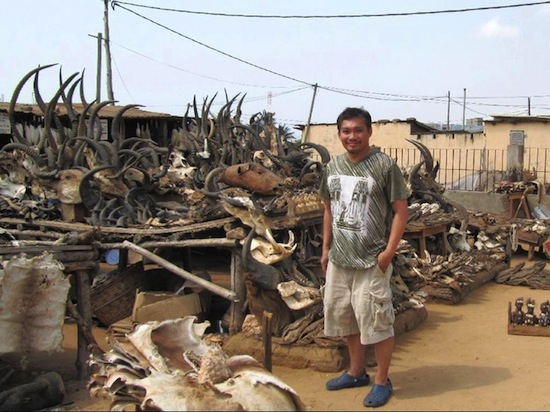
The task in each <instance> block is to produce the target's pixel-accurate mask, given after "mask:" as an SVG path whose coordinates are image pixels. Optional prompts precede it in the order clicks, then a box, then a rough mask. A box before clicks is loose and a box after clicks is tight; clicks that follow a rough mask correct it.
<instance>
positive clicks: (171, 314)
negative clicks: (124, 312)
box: [132, 291, 204, 323]
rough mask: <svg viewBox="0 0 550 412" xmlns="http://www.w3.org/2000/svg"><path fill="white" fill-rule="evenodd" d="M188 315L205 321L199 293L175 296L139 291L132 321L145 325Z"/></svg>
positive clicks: (172, 294) (168, 293) (167, 293)
mask: <svg viewBox="0 0 550 412" xmlns="http://www.w3.org/2000/svg"><path fill="white" fill-rule="evenodd" d="M188 315H194V316H197V318H198V320H199V321H203V320H204V312H203V309H202V307H201V301H200V298H199V295H198V294H197V293H190V294H187V295H175V294H174V293H173V292H147V291H143V292H141V291H137V292H136V300H135V302H134V310H133V312H132V321H133V322H137V323H145V322H150V321H155V320H156V321H163V320H167V319H178V318H183V317H185V316H188Z"/></svg>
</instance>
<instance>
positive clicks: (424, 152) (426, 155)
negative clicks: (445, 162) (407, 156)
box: [407, 139, 434, 173]
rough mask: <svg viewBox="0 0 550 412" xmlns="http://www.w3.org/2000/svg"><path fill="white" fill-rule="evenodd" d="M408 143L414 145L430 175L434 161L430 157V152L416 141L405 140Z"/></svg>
mask: <svg viewBox="0 0 550 412" xmlns="http://www.w3.org/2000/svg"><path fill="white" fill-rule="evenodd" d="M407 141H408V142H409V143H412V144H413V145H415V146H416V147H417V148H418V150H420V153H421V154H422V158H423V159H424V160H425V162H426V170H427V171H428V172H429V173H431V172H432V170H433V168H434V159H433V157H432V154H431V153H430V150H429V149H428V148H427V147H426V146H424V145H423V144H422V143H420V142H417V141H416V140H411V139H407Z"/></svg>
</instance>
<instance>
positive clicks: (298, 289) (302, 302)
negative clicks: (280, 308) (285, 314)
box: [277, 280, 322, 310]
mask: <svg viewBox="0 0 550 412" xmlns="http://www.w3.org/2000/svg"><path fill="white" fill-rule="evenodd" d="M277 290H278V291H279V293H280V294H281V297H282V298H283V300H284V301H285V303H286V304H287V305H288V307H289V308H290V309H293V310H300V309H304V308H307V307H309V306H311V305H313V304H315V303H318V302H320V301H321V300H322V299H321V291H320V289H318V288H311V287H307V286H302V285H299V284H298V283H296V282H295V281H293V280H291V281H289V282H281V283H279V284H278V285H277Z"/></svg>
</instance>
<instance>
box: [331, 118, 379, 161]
mask: <svg viewBox="0 0 550 412" xmlns="http://www.w3.org/2000/svg"><path fill="white" fill-rule="evenodd" d="M371 135H372V128H371V127H367V125H366V124H365V119H363V118H362V117H354V118H352V119H348V120H344V121H342V125H341V126H340V131H339V132H338V137H339V138H340V141H341V142H342V146H344V149H346V151H347V152H348V153H349V154H351V155H362V154H366V153H367V152H368V151H369V138H370V136H371Z"/></svg>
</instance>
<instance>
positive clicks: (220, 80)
mask: <svg viewBox="0 0 550 412" xmlns="http://www.w3.org/2000/svg"><path fill="white" fill-rule="evenodd" d="M111 44H114V45H116V46H118V47H120V48H122V49H125V50H127V51H129V52H131V53H134V54H136V55H138V56H140V57H143V58H145V59H148V60H151V61H154V62H156V63H159V64H162V65H164V66H166V67H170V68H172V69H176V70H179V71H181V72H184V73H188V74H192V75H194V76H198V77H202V78H204V79H208V80H214V81H217V82H222V83H230V84H236V85H238V86H247V87H259V88H269V89H283V88H284V89H286V88H288V86H266V85H259V84H249V83H239V82H233V81H230V80H222V79H218V78H216V77H210V76H205V75H204V74H200V73H195V72H192V71H189V70H185V69H182V68H181V67H178V66H174V65H173V64H170V63H166V62H163V61H160V60H158V59H155V58H154V57H150V56H147V55H145V54H143V53H140V52H138V51H135V50H132V49H130V48H128V47H126V46H123V45H121V44H119V43H116V42H114V41H112V40H111Z"/></svg>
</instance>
